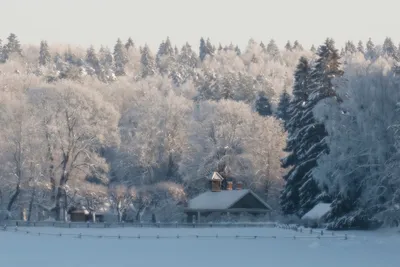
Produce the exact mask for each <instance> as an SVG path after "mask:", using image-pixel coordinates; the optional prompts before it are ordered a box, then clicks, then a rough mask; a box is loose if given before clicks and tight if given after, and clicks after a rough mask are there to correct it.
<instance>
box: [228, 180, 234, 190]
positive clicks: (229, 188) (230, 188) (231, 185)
mask: <svg viewBox="0 0 400 267" xmlns="http://www.w3.org/2000/svg"><path fill="white" fill-rule="evenodd" d="M232 189H233V183H232V182H231V181H228V182H226V190H232Z"/></svg>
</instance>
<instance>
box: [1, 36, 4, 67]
mask: <svg viewBox="0 0 400 267" xmlns="http://www.w3.org/2000/svg"><path fill="white" fill-rule="evenodd" d="M4 62H5V55H4V49H3V41H2V40H1V39H0V63H4Z"/></svg>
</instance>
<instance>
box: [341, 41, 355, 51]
mask: <svg viewBox="0 0 400 267" xmlns="http://www.w3.org/2000/svg"><path fill="white" fill-rule="evenodd" d="M344 52H345V53H348V54H354V53H356V52H357V48H356V46H355V45H354V43H353V42H352V41H347V42H346V44H345V47H344Z"/></svg>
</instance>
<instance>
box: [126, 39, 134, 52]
mask: <svg viewBox="0 0 400 267" xmlns="http://www.w3.org/2000/svg"><path fill="white" fill-rule="evenodd" d="M133 47H135V44H134V43H133V40H132V38H131V37H129V38H128V41H127V42H126V44H125V49H126V50H129V49H130V48H133Z"/></svg>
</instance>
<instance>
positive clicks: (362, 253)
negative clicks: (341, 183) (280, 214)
mask: <svg viewBox="0 0 400 267" xmlns="http://www.w3.org/2000/svg"><path fill="white" fill-rule="evenodd" d="M26 231H29V233H28V234H27V233H26ZM39 232H40V233H41V235H38V233H39ZM44 233H52V234H59V233H61V234H62V235H61V236H56V235H54V236H49V235H44ZM79 233H81V234H82V235H93V236H92V237H87V236H82V238H78V235H79ZM345 233H346V234H347V235H348V239H347V240H344V239H343V238H328V235H329V234H325V235H324V237H325V238H321V239H318V238H316V236H317V234H313V235H310V234H309V232H308V231H306V232H303V233H299V232H294V231H292V230H284V229H278V228H207V229H187V228H185V229H183V228H178V229H176V228H171V229H168V228H109V229H76V228H75V229H74V228H72V229H65V228H49V227H46V228H45V227H29V228H19V229H18V232H14V228H12V227H10V228H8V229H7V231H0V239H1V242H0V266H4V267H26V266H29V267H46V266H56V267H71V266H74V267H80V266H82V267H92V266H93V267H95V266H96V267H111V266H118V267H132V266H146V267H162V266H174V267H180V266H185V267H186V266H191V267H197V266H199V267H200V266H201V267H205V266H207V267H212V266H229V267H237V266H240V267H242V266H246V267H247V266H248V267H258V266H260V267H261V266H262V267H265V266H271V267H286V266H287V267H289V266H290V267H293V266H296V267H314V266H315V267H339V266H340V267H346V266H349V267H358V266H362V267H398V266H400V254H399V248H400V234H399V233H397V232H395V231H393V230H391V231H389V230H387V231H384V230H380V231H377V232H361V231H360V232H338V233H336V235H340V236H343V235H344V234H345ZM68 234H70V235H68ZM99 235H101V236H103V237H102V238H100V237H98V236H99ZM106 235H108V236H115V238H105V237H104V236H106ZM118 235H121V236H122V238H121V239H118ZM138 235H140V236H141V238H140V239H137V238H125V237H124V236H132V237H133V236H138ZM157 235H159V236H160V237H165V236H170V237H171V238H160V239H157V238H154V237H156V236H157ZM177 235H179V236H180V238H176V236H177ZM196 235H199V238H196ZM216 235H218V238H216ZM236 235H239V236H248V237H249V238H248V239H242V238H236ZM294 235H295V236H296V237H301V236H303V238H296V239H293V236H294ZM145 236H152V238H145ZM201 236H209V237H207V238H201ZM223 236H230V238H228V237H225V238H224V237H223ZM252 236H258V238H254V237H253V238H250V237H252ZM260 236H264V237H265V238H261V237H260ZM267 236H269V237H271V236H276V238H266V237H267Z"/></svg>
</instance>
